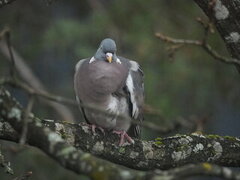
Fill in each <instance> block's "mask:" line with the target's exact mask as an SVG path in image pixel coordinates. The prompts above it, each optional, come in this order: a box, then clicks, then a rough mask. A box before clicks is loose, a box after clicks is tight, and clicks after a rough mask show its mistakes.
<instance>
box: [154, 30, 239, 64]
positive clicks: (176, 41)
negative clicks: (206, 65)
mask: <svg viewBox="0 0 240 180" xmlns="http://www.w3.org/2000/svg"><path fill="white" fill-rule="evenodd" d="M155 36H156V37H157V38H159V39H161V40H162V41H165V42H167V43H172V44H183V45H194V46H200V47H202V48H203V49H204V50H205V51H206V52H207V53H208V54H210V55H211V56H212V57H213V58H214V59H215V60H218V61H221V62H223V63H226V64H234V65H240V60H238V59H234V58H227V57H224V56H221V55H220V54H219V53H218V52H216V51H215V50H213V49H212V47H211V46H210V45H209V44H207V43H203V42H202V41H200V40H188V39H175V38H172V37H169V36H166V35H163V34H162V33H160V32H158V33H156V34H155Z"/></svg>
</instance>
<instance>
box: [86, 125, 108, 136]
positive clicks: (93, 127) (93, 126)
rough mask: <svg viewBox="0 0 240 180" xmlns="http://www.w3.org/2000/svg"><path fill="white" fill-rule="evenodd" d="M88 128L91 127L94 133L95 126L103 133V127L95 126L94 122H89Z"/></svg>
mask: <svg viewBox="0 0 240 180" xmlns="http://www.w3.org/2000/svg"><path fill="white" fill-rule="evenodd" d="M89 128H91V130H92V133H93V134H96V128H97V129H99V130H100V131H101V132H102V133H103V134H104V135H105V131H104V129H103V128H102V127H100V126H96V125H95V124H89Z"/></svg>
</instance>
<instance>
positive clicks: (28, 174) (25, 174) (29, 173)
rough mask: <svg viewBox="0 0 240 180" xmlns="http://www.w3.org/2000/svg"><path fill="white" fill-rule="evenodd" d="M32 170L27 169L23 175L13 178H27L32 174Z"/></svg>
mask: <svg viewBox="0 0 240 180" xmlns="http://www.w3.org/2000/svg"><path fill="white" fill-rule="evenodd" d="M32 174H33V173H32V171H28V172H26V173H24V174H23V175H21V176H19V177H16V178H14V179H13V180H27V179H28V178H29V177H30V176H32Z"/></svg>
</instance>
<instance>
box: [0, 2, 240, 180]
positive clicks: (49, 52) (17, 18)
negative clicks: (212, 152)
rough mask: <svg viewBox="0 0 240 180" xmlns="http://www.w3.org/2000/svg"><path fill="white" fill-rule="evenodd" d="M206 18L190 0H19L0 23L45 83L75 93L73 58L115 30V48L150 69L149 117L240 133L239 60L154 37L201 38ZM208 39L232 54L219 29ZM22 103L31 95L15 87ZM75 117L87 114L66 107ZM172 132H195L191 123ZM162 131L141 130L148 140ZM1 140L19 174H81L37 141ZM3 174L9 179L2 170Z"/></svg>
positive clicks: (1, 60) (2, 69)
mask: <svg viewBox="0 0 240 180" xmlns="http://www.w3.org/2000/svg"><path fill="white" fill-rule="evenodd" d="M197 17H201V18H203V19H204V18H205V19H206V17H205V16H204V14H203V13H202V12H201V9H200V8H199V7H198V6H197V5H196V4H195V3H194V2H193V1H188V0H181V1H180V0H178V1H176V0H161V1H158V0H153V1H145V0H131V1H129V0H112V1H110V0H101V1H98V0H86V1H77V0H69V1H64V0H58V1H54V2H53V3H52V4H50V5H47V3H46V2H45V1H30V0H21V1H20V0H18V1H15V2H13V3H12V4H10V5H8V6H5V7H3V8H1V9H0V30H2V29H3V28H4V27H6V26H7V27H9V28H10V29H11V42H12V45H13V46H14V48H15V49H16V51H17V52H18V53H19V54H20V55H21V56H22V57H23V59H24V61H25V62H26V63H27V64H28V65H29V67H30V68H31V69H32V71H33V72H34V74H35V75H36V76H37V78H38V79H39V80H40V81H41V82H42V84H44V86H45V87H46V89H47V90H48V91H49V92H51V93H53V94H55V95H61V96H64V97H68V98H71V99H74V98H75V95H74V91H73V75H74V67H75V64H76V63H77V62H78V61H79V60H80V59H83V58H86V57H91V56H93V54H94V53H95V51H96V49H97V48H98V45H99V43H100V42H101V40H102V39H104V38H106V37H110V38H112V39H114V40H115V41H116V43H117V46H118V55H121V56H124V57H127V58H129V59H133V60H136V61H138V62H139V64H140V65H141V66H142V69H143V71H144V74H145V79H144V81H145V95H146V98H145V101H146V104H147V105H148V107H149V106H150V107H151V108H150V109H157V113H151V114H145V120H146V121H151V122H154V123H156V124H158V125H159V126H163V127H165V126H166V127H171V126H173V125H174V123H175V122H176V120H179V119H181V120H184V122H185V123H188V122H191V123H192V122H199V121H200V122H202V121H204V122H205V123H204V133H209V134H219V135H232V136H239V135H240V131H239V127H240V111H239V109H240V96H239V94H240V93H239V92H240V84H239V78H240V76H239V74H238V73H237V71H236V69H235V67H233V66H230V65H226V64H223V63H221V62H218V61H216V60H214V59H213V58H212V57H211V56H210V55H208V54H207V53H206V52H204V51H203V50H202V49H201V48H200V47H185V48H181V49H180V50H179V51H177V52H176V54H174V56H171V57H169V54H168V52H167V51H166V48H167V47H168V46H169V45H167V44H166V43H164V42H162V41H160V40H159V39H157V38H156V37H155V35H154V34H155V33H156V32H162V33H163V34H166V35H168V36H172V37H174V38H185V39H201V38H202V36H203V28H202V26H201V25H199V23H197V22H196V18H197ZM209 43H210V44H211V45H212V46H213V47H214V49H215V50H217V51H218V52H220V53H221V54H222V55H224V56H229V55H228V53H227V51H226V48H225V45H224V43H223V41H222V39H221V38H220V37H219V35H218V33H215V34H212V35H211V36H210V39H209ZM8 67H9V62H8V61H7V59H6V57H5V56H4V55H3V54H2V53H1V52H0V77H4V76H9V70H8ZM12 92H13V93H14V96H16V97H17V99H18V100H19V101H20V102H21V103H22V104H23V105H26V103H27V96H26V94H25V93H24V92H23V91H19V90H12ZM69 109H70V110H71V112H72V113H73V116H74V119H75V121H76V122H79V121H81V120H82V116H81V114H80V113H79V111H78V109H77V108H76V107H72V106H69ZM33 111H34V113H35V114H36V115H37V116H39V117H41V118H47V119H59V120H62V117H61V116H59V115H58V114H57V113H56V112H55V111H54V110H53V109H52V108H50V107H49V106H46V105H45V104H43V103H41V102H39V103H36V104H35V105H34V109H33ZM187 127H188V126H185V127H184V128H180V129H179V131H177V132H176V131H175V132H173V133H191V132H192V131H194V129H193V128H187ZM159 136H162V135H160V134H157V133H155V132H152V131H149V130H147V129H144V131H143V139H146V140H149V139H154V138H155V137H159ZM1 143H2V144H3V147H2V149H3V152H4V153H5V155H6V158H7V160H9V161H11V163H12V168H13V170H14V171H15V175H14V176H15V177H16V176H18V175H21V174H23V173H24V172H26V171H32V172H33V175H32V177H31V179H34V180H42V179H59V180H61V179H79V176H77V175H76V174H74V173H72V172H70V171H68V170H65V169H63V168H62V167H60V166H59V165H58V164H57V163H55V162H54V161H53V160H52V159H49V158H48V157H47V156H46V155H45V154H43V153H42V152H40V151H39V150H37V149H35V148H29V147H27V148H19V146H16V145H15V144H13V143H6V142H3V141H1ZM0 177H1V178H0V179H1V180H2V179H4V180H5V179H12V177H13V176H10V175H6V174H5V173H4V172H3V169H0Z"/></svg>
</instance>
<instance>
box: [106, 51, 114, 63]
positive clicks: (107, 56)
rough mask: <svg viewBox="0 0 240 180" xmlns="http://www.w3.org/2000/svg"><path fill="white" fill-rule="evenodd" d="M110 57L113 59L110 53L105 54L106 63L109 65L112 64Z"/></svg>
mask: <svg viewBox="0 0 240 180" xmlns="http://www.w3.org/2000/svg"><path fill="white" fill-rule="evenodd" d="M112 57H113V54H112V53H106V58H107V61H108V62H109V63H111V62H112Z"/></svg>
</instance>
